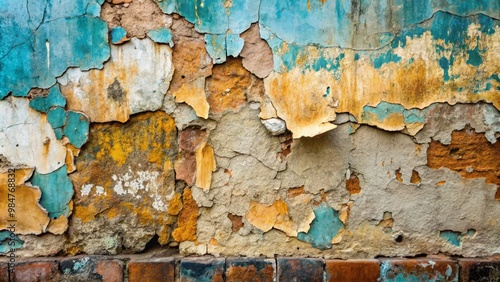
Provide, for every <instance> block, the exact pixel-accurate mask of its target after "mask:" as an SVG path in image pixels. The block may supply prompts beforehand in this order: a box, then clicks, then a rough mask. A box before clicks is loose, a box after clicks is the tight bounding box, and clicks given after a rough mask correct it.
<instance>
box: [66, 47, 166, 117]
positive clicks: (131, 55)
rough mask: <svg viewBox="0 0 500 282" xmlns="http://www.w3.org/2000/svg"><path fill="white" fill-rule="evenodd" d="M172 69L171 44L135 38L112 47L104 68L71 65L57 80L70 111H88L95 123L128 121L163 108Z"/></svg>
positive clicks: (86, 112)
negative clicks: (143, 113) (84, 67)
mask: <svg viewBox="0 0 500 282" xmlns="http://www.w3.org/2000/svg"><path fill="white" fill-rule="evenodd" d="M173 71H174V68H173V65H172V50H171V49H170V47H169V46H166V45H163V44H156V43H154V42H153V41H151V40H150V39H143V40H140V39H137V38H133V39H131V41H130V42H128V43H126V44H122V45H119V46H115V45H113V46H111V59H110V60H109V61H108V62H106V63H105V67H104V68H103V69H102V70H90V71H82V70H81V69H79V68H72V69H68V70H67V71H66V73H65V74H64V75H63V76H62V77H60V78H58V81H59V83H60V84H61V85H62V86H61V92H62V93H63V95H64V96H65V97H66V99H67V108H68V109H69V110H74V111H79V112H83V113H85V114H86V115H88V116H89V117H90V120H91V121H92V122H107V121H121V122H125V121H127V120H128V119H129V116H130V115H132V114H136V113H140V112H145V111H156V110H158V109H160V108H161V107H162V105H163V97H164V96H165V93H166V92H167V89H168V88H169V85H170V80H171V79H172V75H173Z"/></svg>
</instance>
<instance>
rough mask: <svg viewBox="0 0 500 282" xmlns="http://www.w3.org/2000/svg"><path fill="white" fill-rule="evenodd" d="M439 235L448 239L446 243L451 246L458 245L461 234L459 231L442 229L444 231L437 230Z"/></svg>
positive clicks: (460, 240)
mask: <svg viewBox="0 0 500 282" xmlns="http://www.w3.org/2000/svg"><path fill="white" fill-rule="evenodd" d="M439 237H441V238H443V239H445V240H446V241H448V243H450V244H452V245H453V246H457V247H460V245H461V243H462V237H463V236H462V234H461V233H460V232H456V231H451V230H444V231H439Z"/></svg>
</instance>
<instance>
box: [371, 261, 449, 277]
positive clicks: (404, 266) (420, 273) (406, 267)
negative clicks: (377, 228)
mask: <svg viewBox="0 0 500 282" xmlns="http://www.w3.org/2000/svg"><path fill="white" fill-rule="evenodd" d="M423 279H425V280H426V281H429V280H430V281H458V265H457V263H456V262H454V261H452V260H447V259H394V260H385V261H382V262H381V264H380V280H381V281H393V280H396V281H407V280H410V281H422V280H423Z"/></svg>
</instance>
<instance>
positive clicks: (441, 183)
mask: <svg viewBox="0 0 500 282" xmlns="http://www.w3.org/2000/svg"><path fill="white" fill-rule="evenodd" d="M445 183H446V181H439V182H438V183H436V185H437V186H443V185H444V184H445Z"/></svg>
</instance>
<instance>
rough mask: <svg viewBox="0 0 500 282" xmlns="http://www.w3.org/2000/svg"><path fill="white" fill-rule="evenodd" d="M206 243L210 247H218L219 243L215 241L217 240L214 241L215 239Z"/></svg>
mask: <svg viewBox="0 0 500 282" xmlns="http://www.w3.org/2000/svg"><path fill="white" fill-rule="evenodd" d="M208 243H209V244H210V245H212V246H217V245H219V242H218V241H217V239H215V238H212V239H210V241H209V242H208Z"/></svg>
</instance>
